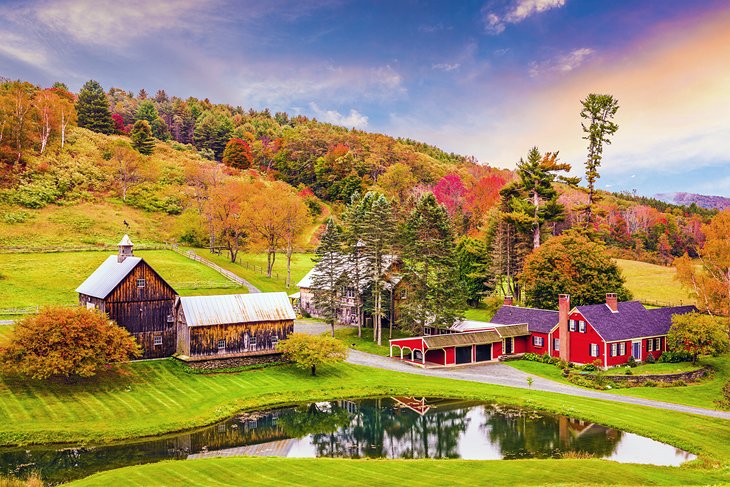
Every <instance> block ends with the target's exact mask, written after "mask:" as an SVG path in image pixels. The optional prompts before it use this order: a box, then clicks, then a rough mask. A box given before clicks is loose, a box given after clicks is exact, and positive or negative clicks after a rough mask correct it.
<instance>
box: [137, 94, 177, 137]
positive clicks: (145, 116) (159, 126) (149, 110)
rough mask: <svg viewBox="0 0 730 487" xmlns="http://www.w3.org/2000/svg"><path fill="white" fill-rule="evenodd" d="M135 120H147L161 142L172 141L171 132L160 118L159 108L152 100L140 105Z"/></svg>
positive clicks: (153, 133)
mask: <svg viewBox="0 0 730 487" xmlns="http://www.w3.org/2000/svg"><path fill="white" fill-rule="evenodd" d="M134 118H135V120H147V122H148V123H149V124H150V128H151V129H152V135H153V136H154V137H155V138H157V139H160V140H169V139H170V130H169V129H168V128H167V124H165V122H164V120H162V119H161V118H160V114H159V113H158V111H157V107H155V104H154V103H153V102H152V100H149V99H146V100H144V101H143V102H142V103H140V104H139V106H138V107H137V113H136V114H135V117H134Z"/></svg>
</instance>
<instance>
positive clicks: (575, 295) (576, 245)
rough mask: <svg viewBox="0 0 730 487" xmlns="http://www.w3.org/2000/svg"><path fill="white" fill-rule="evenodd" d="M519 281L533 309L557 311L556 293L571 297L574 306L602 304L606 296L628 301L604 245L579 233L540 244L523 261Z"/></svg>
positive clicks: (564, 235)
mask: <svg viewBox="0 0 730 487" xmlns="http://www.w3.org/2000/svg"><path fill="white" fill-rule="evenodd" d="M519 280H520V282H521V284H522V286H523V288H524V293H525V295H526V304H527V305H528V306H531V307H534V308H542V309H557V307H558V295H559V294H570V300H571V303H573V304H574V305H576V306H580V305H585V304H598V303H603V302H605V299H606V294H607V293H616V294H617V296H618V299H619V301H627V300H630V299H631V293H630V292H629V290H628V289H626V287H625V285H624V284H625V281H626V280H625V279H624V277H623V275H622V274H621V270H620V269H619V268H618V266H617V265H616V263H615V262H614V261H613V260H611V258H610V257H609V256H608V255H607V253H606V248H605V245H604V244H603V243H599V242H594V241H592V240H590V239H588V238H587V237H585V236H584V235H582V234H580V233H578V232H566V233H564V234H563V235H561V236H559V237H553V238H551V239H550V240H548V241H547V242H545V243H544V244H543V245H541V246H540V248H539V249H537V250H535V251H534V252H533V253H532V254H530V255H529V256H528V257H527V259H526V260H525V268H524V271H523V272H522V274H521V275H520V276H519Z"/></svg>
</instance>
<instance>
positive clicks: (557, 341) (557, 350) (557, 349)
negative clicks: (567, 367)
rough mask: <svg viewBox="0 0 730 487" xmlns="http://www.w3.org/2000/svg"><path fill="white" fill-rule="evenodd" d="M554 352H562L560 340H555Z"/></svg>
mask: <svg viewBox="0 0 730 487" xmlns="http://www.w3.org/2000/svg"><path fill="white" fill-rule="evenodd" d="M553 350H555V351H556V352H559V351H560V338H553Z"/></svg>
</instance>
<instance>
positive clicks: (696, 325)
mask: <svg viewBox="0 0 730 487" xmlns="http://www.w3.org/2000/svg"><path fill="white" fill-rule="evenodd" d="M667 345H668V346H669V348H670V349H672V350H676V351H686V352H689V353H691V354H692V363H693V364H695V363H697V357H699V356H700V355H712V356H714V357H716V356H718V355H720V354H722V353H725V352H727V351H728V350H729V349H730V341H728V336H727V329H726V327H725V324H724V323H722V322H721V321H720V320H719V319H718V318H716V317H714V316H710V315H705V314H700V313H687V314H684V315H674V316H673V317H672V326H671V328H669V334H668V335H667Z"/></svg>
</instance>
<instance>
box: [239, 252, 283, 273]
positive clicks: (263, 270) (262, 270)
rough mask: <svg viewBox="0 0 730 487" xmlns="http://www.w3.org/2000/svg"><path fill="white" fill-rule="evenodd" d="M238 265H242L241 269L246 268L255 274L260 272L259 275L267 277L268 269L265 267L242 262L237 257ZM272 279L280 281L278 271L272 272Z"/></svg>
mask: <svg viewBox="0 0 730 487" xmlns="http://www.w3.org/2000/svg"><path fill="white" fill-rule="evenodd" d="M236 263H237V264H238V265H240V266H241V267H245V268H246V269H250V270H252V271H254V272H258V273H259V274H262V275H266V268H265V267H264V266H261V265H257V264H251V263H249V262H245V261H243V260H241V258H240V256H238V257H236ZM271 277H272V278H274V279H279V273H278V272H277V271H272V272H271Z"/></svg>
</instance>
